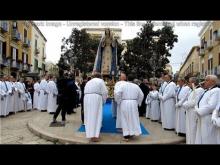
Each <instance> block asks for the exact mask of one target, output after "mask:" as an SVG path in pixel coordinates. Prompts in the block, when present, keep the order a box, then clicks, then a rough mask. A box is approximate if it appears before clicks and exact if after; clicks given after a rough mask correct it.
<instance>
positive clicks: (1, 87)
mask: <svg viewBox="0 0 220 165" xmlns="http://www.w3.org/2000/svg"><path fill="white" fill-rule="evenodd" d="M7 91H8V90H7V85H6V82H5V77H4V78H1V81H0V97H1V100H0V116H7V104H8V99H7V95H8V93H7Z"/></svg>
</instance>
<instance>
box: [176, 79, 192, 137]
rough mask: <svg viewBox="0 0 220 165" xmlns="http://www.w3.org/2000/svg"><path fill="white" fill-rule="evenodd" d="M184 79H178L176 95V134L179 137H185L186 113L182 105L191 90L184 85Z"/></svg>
mask: <svg viewBox="0 0 220 165" xmlns="http://www.w3.org/2000/svg"><path fill="white" fill-rule="evenodd" d="M185 83H186V81H185V79H184V78H178V85H179V88H178V91H177V94H176V105H175V106H176V133H177V134H178V135H179V136H185V134H186V114H185V113H186V111H185V108H184V107H183V103H184V102H185V101H186V100H187V97H188V95H189V92H190V91H191V89H190V88H189V87H188V86H187V85H186V84H185Z"/></svg>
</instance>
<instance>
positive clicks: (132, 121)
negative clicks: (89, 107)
mask: <svg viewBox="0 0 220 165" xmlns="http://www.w3.org/2000/svg"><path fill="white" fill-rule="evenodd" d="M133 80H134V77H133V76H132V75H128V81H129V82H125V83H123V84H122V85H120V87H119V89H118V90H117V91H116V98H115V99H116V101H117V103H119V104H120V111H121V122H122V132H123V136H124V139H125V140H126V141H128V140H129V138H131V137H133V136H139V135H141V133H142V132H141V127H140V120H139V112H138V105H139V106H140V105H141V103H142V100H143V98H144V94H143V92H142V91H141V89H140V87H139V86H138V85H136V84H134V83H133V82H131V81H133Z"/></svg>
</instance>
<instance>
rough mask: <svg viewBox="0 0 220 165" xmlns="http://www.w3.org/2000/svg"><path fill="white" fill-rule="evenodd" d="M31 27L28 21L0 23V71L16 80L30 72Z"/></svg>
mask: <svg viewBox="0 0 220 165" xmlns="http://www.w3.org/2000/svg"><path fill="white" fill-rule="evenodd" d="M31 31H32V25H31V22H30V21H0V65H1V66H0V69H1V72H2V73H3V74H5V75H13V76H14V77H16V78H19V77H21V76H23V75H24V74H25V73H27V72H29V71H30V67H31V51H32V48H31V44H30V41H31V38H32V33H31Z"/></svg>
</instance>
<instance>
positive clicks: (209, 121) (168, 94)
mask: <svg viewBox="0 0 220 165" xmlns="http://www.w3.org/2000/svg"><path fill="white" fill-rule="evenodd" d="M161 80H162V81H161V83H160V84H158V83H155V82H153V83H149V82H148V80H147V79H144V80H143V81H142V82H141V83H139V81H138V80H137V79H134V77H133V76H132V75H128V76H127V75H126V74H125V73H122V74H121V75H120V80H119V81H118V82H116V84H115V87H114V100H113V104H112V113H113V117H116V128H117V129H118V131H120V132H122V134H123V137H124V140H125V141H129V140H130V139H131V138H132V137H134V136H139V135H140V134H141V133H142V132H141V128H140V120H139V117H140V116H145V117H146V118H148V119H150V120H151V121H152V122H159V123H161V126H162V128H163V129H164V130H167V131H175V133H176V134H177V135H178V136H185V137H186V143H187V144H219V143H220V114H219V109H220V88H219V87H218V86H217V83H218V78H217V77H216V76H215V75H207V76H206V78H205V81H204V82H202V83H199V80H198V78H196V77H190V78H189V79H188V80H186V79H184V78H178V81H177V82H174V81H173V80H172V76H171V75H168V74H166V75H163V76H162V77H161ZM84 92H85V93H84V95H85V98H84V112H85V128H86V137H87V138H90V139H91V141H94V142H96V141H99V140H100V138H99V134H100V129H101V127H102V108H103V105H104V103H105V102H106V99H107V97H108V90H107V88H106V86H105V83H104V81H103V80H102V79H101V77H100V74H98V73H96V75H95V76H94V78H93V79H92V80H90V81H89V83H87V85H86V86H85V91H84Z"/></svg>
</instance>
